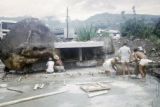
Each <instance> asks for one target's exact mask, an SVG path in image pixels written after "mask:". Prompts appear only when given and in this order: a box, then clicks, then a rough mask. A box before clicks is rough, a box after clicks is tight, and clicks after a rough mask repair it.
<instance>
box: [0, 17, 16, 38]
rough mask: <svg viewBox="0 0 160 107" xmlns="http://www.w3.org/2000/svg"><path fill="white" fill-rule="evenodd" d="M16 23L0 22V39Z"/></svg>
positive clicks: (10, 21) (11, 21)
mask: <svg viewBox="0 0 160 107" xmlns="http://www.w3.org/2000/svg"><path fill="white" fill-rule="evenodd" d="M15 23H16V21H13V20H0V38H1V39H2V38H3V37H4V36H6V34H7V33H8V32H9V31H10V29H11V28H12V27H13V25H14V24H15Z"/></svg>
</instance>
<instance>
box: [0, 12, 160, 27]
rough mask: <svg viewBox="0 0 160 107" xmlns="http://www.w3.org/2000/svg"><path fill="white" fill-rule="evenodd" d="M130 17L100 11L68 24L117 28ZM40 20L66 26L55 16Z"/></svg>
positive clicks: (149, 19)
mask: <svg viewBox="0 0 160 107" xmlns="http://www.w3.org/2000/svg"><path fill="white" fill-rule="evenodd" d="M27 17H28V16H27ZM27 17H26V16H24V17H0V20H15V21H20V20H22V19H25V18H27ZM131 18H133V14H124V15H123V16H122V15H121V14H110V13H102V14H96V15H94V16H91V17H89V18H88V19H87V20H85V21H80V20H73V21H70V22H69V25H70V26H71V27H72V28H75V29H76V28H78V27H81V26H86V25H89V26H90V25H92V26H95V27H97V28H105V29H119V28H120V25H121V23H123V22H124V21H125V20H127V19H131ZM136 18H137V19H143V20H144V21H145V22H146V23H153V22H155V21H156V20H157V19H158V18H160V15H144V14H137V15H136ZM40 20H41V21H42V22H43V23H45V24H46V26H48V27H49V28H50V29H52V30H53V29H55V28H64V27H65V26H66V25H65V23H61V22H60V21H59V20H58V19H57V18H56V17H55V16H47V17H43V18H41V19H40Z"/></svg>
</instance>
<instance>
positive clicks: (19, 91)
mask: <svg viewBox="0 0 160 107" xmlns="http://www.w3.org/2000/svg"><path fill="white" fill-rule="evenodd" d="M7 90H10V91H16V92H18V93H23V91H21V90H17V89H13V88H9V87H7Z"/></svg>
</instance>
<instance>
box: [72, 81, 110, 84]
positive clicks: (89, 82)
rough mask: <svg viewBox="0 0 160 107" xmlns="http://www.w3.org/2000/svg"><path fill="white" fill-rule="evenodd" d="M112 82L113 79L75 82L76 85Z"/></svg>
mask: <svg viewBox="0 0 160 107" xmlns="http://www.w3.org/2000/svg"><path fill="white" fill-rule="evenodd" d="M111 82H113V81H98V82H81V83H75V85H85V84H96V83H111Z"/></svg>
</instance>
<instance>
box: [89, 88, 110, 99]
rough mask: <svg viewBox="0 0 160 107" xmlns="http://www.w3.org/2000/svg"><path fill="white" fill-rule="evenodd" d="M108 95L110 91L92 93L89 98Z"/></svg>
mask: <svg viewBox="0 0 160 107" xmlns="http://www.w3.org/2000/svg"><path fill="white" fill-rule="evenodd" d="M106 93H108V90H103V91H97V92H92V93H88V97H95V96H98V95H102V94H106Z"/></svg>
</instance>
